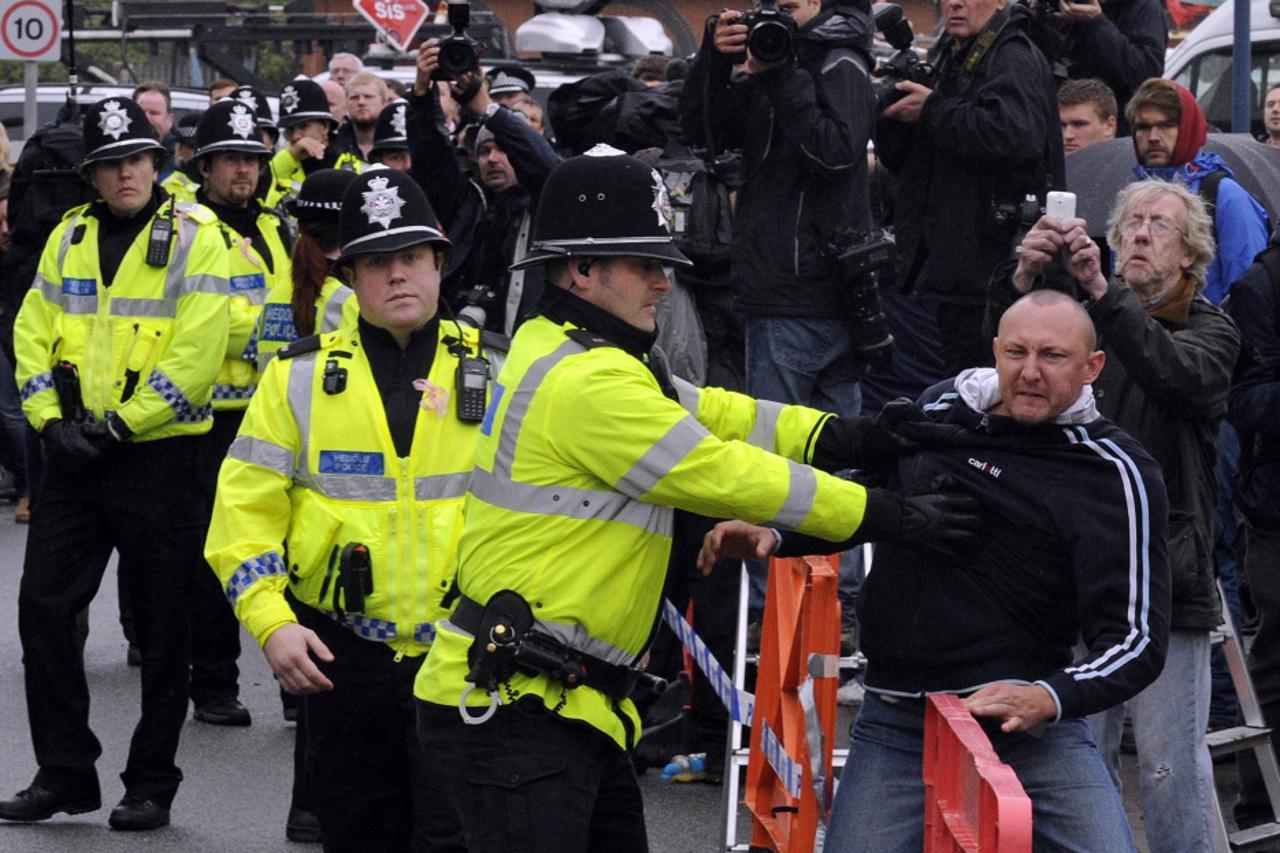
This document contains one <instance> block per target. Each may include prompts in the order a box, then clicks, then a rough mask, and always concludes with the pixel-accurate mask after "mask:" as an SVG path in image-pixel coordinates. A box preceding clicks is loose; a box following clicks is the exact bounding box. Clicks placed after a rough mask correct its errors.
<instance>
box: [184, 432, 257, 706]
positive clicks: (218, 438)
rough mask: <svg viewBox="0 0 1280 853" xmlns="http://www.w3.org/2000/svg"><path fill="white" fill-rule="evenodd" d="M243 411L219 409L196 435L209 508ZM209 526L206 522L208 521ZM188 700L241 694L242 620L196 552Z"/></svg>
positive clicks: (192, 568) (201, 482)
mask: <svg viewBox="0 0 1280 853" xmlns="http://www.w3.org/2000/svg"><path fill="white" fill-rule="evenodd" d="M243 421H244V411H243V410H238V411H219V412H215V413H214V415H213V429H211V430H209V432H208V433H207V434H205V435H204V436H201V438H200V440H199V441H200V484H201V487H202V488H203V489H204V490H205V496H206V499H207V501H208V504H209V509H210V513H212V510H213V497H214V494H215V493H216V492H217V490H218V470H219V469H220V468H221V467H222V460H223V459H225V458H226V456H227V449H228V448H229V447H231V442H232V441H233V440H234V439H235V437H236V433H238V432H239V431H240V424H241V423H242V422H243ZM206 527H207V522H206ZM191 571H192V574H193V575H194V580H193V581H192V584H191V635H192V643H191V701H193V702H195V704H196V705H203V704H204V703H205V702H209V701H212V700H215V699H234V698H236V697H237V696H239V695H240V684H239V679H240V667H239V666H238V665H237V663H236V662H237V661H238V660H239V658H240V623H239V621H237V619H236V614H235V611H234V610H233V609H232V607H231V602H229V601H227V594H226V590H224V589H223V588H222V584H221V583H219V582H218V576H217V575H216V574H214V571H213V569H212V568H211V567H210V566H209V564H208V563H206V562H205V560H204V557H203V556H200V557H199V559H198V560H197V562H196V563H195V564H193V565H192V567H191Z"/></svg>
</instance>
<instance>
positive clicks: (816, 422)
mask: <svg viewBox="0 0 1280 853" xmlns="http://www.w3.org/2000/svg"><path fill="white" fill-rule="evenodd" d="M575 335H576V336H579V337H581V332H580V331H575V330H574V327H573V326H572V324H564V325H561V324H557V323H555V322H553V321H552V320H550V319H548V318H545V317H535V318H533V319H530V320H528V321H527V322H526V323H524V325H522V326H521V327H520V329H519V330H518V331H517V332H516V335H515V338H514V340H513V341H512V345H511V352H510V353H509V354H508V356H507V360H506V363H505V364H504V365H503V368H502V371H501V373H500V374H499V376H498V381H497V383H496V384H495V386H494V392H493V394H492V395H491V396H490V404H489V410H488V413H487V415H486V417H485V421H484V423H483V425H482V427H481V438H480V444H479V448H478V449H477V452H476V467H475V470H474V471H473V472H472V479H471V486H470V490H469V492H468V494H467V499H466V523H465V526H464V528H463V533H462V542H461V553H460V558H459V559H460V562H459V569H458V584H459V587H460V589H461V592H462V594H463V595H466V596H467V597H469V598H471V599H474V600H475V601H477V602H479V603H481V604H484V603H485V602H487V601H488V600H489V598H490V597H491V596H492V595H493V594H494V593H496V592H498V591H500V590H504V589H511V590H514V591H516V592H518V593H519V594H520V595H522V596H523V597H524V598H525V599H526V600H527V601H528V602H529V605H530V606H531V607H532V609H533V615H534V618H535V619H536V620H537V624H538V625H539V626H540V627H541V628H542V629H543V630H544V631H547V632H549V633H551V634H553V635H554V636H556V637H558V638H560V639H561V640H562V641H564V642H566V643H568V644H569V645H571V646H573V647H574V648H577V649H579V650H580V651H583V652H587V653H589V654H591V655H594V656H595V657H598V658H603V659H605V660H607V661H609V662H610V663H614V664H632V663H634V662H635V661H637V660H638V659H639V657H640V656H641V654H642V653H643V652H644V650H645V644H646V642H647V641H648V639H649V635H650V632H651V630H652V628H653V626H654V622H655V619H656V618H657V614H658V606H659V603H660V599H661V594H662V586H663V579H664V577H665V574H666V570H667V560H668V556H669V554H670V550H671V530H672V517H673V511H672V508H676V509H684V510H689V511H692V512H696V513H700V514H703V515H709V516H713V517H720V518H741V519H745V520H747V521H752V522H756V523H767V524H774V525H778V526H781V527H785V528H789V529H794V530H799V531H801V532H804V533H808V534H812V535H815V536H820V537H823V538H826V539H831V540H843V539H846V538H848V537H849V536H851V535H853V532H854V531H855V530H856V529H857V527H858V526H859V525H860V524H861V522H862V516H863V511H864V509H865V506H866V491H865V490H864V489H863V487H862V486H859V485H857V484H855V483H851V482H848V481H844V480H840V479H838V478H836V477H832V476H830V475H828V474H824V473H822V472H819V471H817V470H815V469H813V468H810V467H808V466H806V465H804V464H801V463H802V462H805V461H806V460H808V459H809V458H810V457H811V453H812V444H813V441H814V439H815V437H816V434H817V432H818V431H819V430H820V429H821V428H822V426H823V424H824V423H825V422H826V420H827V419H828V418H830V417H832V416H831V415H829V414H825V413H822V412H818V411H815V410H813V409H807V408H804V407H801V406H782V405H780V404H777V403H771V402H765V401H756V400H753V399H751V398H750V397H746V396H744V395H741V394H734V393H731V392H728V391H724V390H721V389H715V388H704V389H698V388H695V387H694V386H692V385H689V384H688V383H685V382H682V381H679V380H676V385H677V389H678V391H679V396H680V402H676V401H674V400H671V399H668V398H667V397H665V396H664V395H663V393H662V391H661V389H660V388H659V385H658V382H657V380H656V379H655V378H654V375H653V374H652V373H651V372H650V370H649V369H648V367H647V366H646V365H645V364H644V363H642V362H641V361H640V360H639V359H637V358H635V357H633V356H631V355H629V354H627V353H626V352H624V351H623V350H621V349H619V348H616V347H614V346H593V347H591V348H588V346H586V345H584V344H583V343H580V342H579V341H578V340H575V339H574V337H573V336H575ZM587 338H588V339H589V338H590V336H589V335H588V336H587ZM784 457H785V458H784ZM470 643H471V636H470V635H469V634H467V633H466V632H465V631H463V630H462V629H461V628H459V627H457V626H456V625H453V624H452V623H451V622H449V621H448V620H446V621H444V622H442V623H441V625H440V631H439V633H438V636H437V639H436V644H435V646H434V647H433V648H432V651H431V654H430V655H429V656H428V657H427V660H426V662H425V663H424V664H423V667H422V669H421V670H419V672H418V676H417V681H416V683H415V685H414V693H415V695H417V696H418V698H420V699H424V700H426V701H428V702H435V703H439V704H443V705H457V704H458V703H459V701H460V699H461V695H462V693H463V690H464V688H466V687H468V686H469V685H468V684H467V683H466V682H465V680H464V676H465V675H466V673H467V648H468V646H469V645H470ZM508 686H509V687H510V689H511V692H513V693H518V694H521V695H528V694H536V695H538V696H541V697H542V700H543V702H544V703H545V704H546V705H547V707H548V708H554V707H556V706H557V705H559V704H560V703H561V702H563V703H564V704H563V707H562V708H561V709H560V710H559V711H558V713H559V714H560V715H562V716H564V717H566V718H572V719H576V720H582V721H585V722H587V723H589V724H591V725H592V726H595V727H596V728H597V729H599V730H600V731H602V732H604V733H605V734H607V735H609V736H610V737H612V738H613V739H614V741H616V742H617V743H618V745H619V746H620V747H622V748H629V747H630V746H631V745H633V744H634V741H635V738H636V736H637V735H638V733H639V731H640V721H639V718H638V717H637V715H636V710H635V707H634V705H633V704H632V703H631V701H630V700H625V701H623V702H620V703H618V704H617V705H616V706H615V705H614V704H613V703H612V701H611V700H610V699H609V698H608V697H606V696H605V695H604V694H603V693H601V692H600V691H598V690H595V689H593V688H589V687H578V688H576V689H572V690H567V691H566V690H562V689H561V687H560V685H558V684H555V683H553V682H551V681H550V680H549V679H548V678H547V677H546V676H542V675H539V676H536V677H530V676H526V675H524V674H520V673H517V674H516V675H514V676H513V677H512V678H511V680H510V682H509V685H508ZM500 692H501V694H502V700H503V701H506V700H507V698H508V695H507V691H506V690H501V691H500ZM466 702H467V704H468V705H470V706H483V705H487V704H488V703H489V702H490V697H488V696H486V695H485V694H484V693H483V691H481V690H474V691H472V692H471V693H470V694H469V695H468V696H467V699H466ZM471 713H472V714H473V715H475V714H477V712H476V711H475V710H473V711H471Z"/></svg>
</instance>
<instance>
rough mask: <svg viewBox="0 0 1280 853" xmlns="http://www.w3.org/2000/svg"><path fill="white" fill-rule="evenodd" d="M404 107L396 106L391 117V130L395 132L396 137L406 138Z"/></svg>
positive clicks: (401, 105) (402, 105)
mask: <svg viewBox="0 0 1280 853" xmlns="http://www.w3.org/2000/svg"><path fill="white" fill-rule="evenodd" d="M404 114H405V105H404V104H396V111H395V112H394V113H392V115H391V129H392V130H394V131H395V134H396V136H408V135H409V134H408V132H407V131H406V130H405V115H404Z"/></svg>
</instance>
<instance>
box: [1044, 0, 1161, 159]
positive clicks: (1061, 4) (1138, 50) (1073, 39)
mask: <svg viewBox="0 0 1280 853" xmlns="http://www.w3.org/2000/svg"><path fill="white" fill-rule="evenodd" d="M1036 2H1037V3H1038V4H1043V5H1044V6H1045V10H1044V11H1045V12H1048V13H1049V14H1050V16H1051V17H1050V21H1051V24H1052V28H1053V30H1054V32H1055V33H1056V34H1057V38H1058V40H1059V41H1058V43H1057V45H1056V46H1049V47H1048V49H1049V50H1051V51H1053V53H1054V55H1053V56H1050V57H1049V58H1050V60H1056V63H1055V71H1056V72H1057V73H1058V74H1059V75H1063V74H1065V75H1066V77H1067V78H1069V79H1071V80H1084V79H1086V78H1090V77H1094V78H1097V79H1099V80H1101V81H1102V82H1104V83H1106V84H1107V85H1108V86H1110V87H1111V91H1113V92H1115V95H1116V103H1118V104H1120V105H1121V106H1122V107H1123V106H1124V105H1125V104H1127V103H1129V98H1131V97H1133V93H1134V92H1135V91H1137V89H1138V87H1139V86H1141V85H1142V81H1143V80H1146V79H1148V78H1150V77H1159V76H1160V74H1161V71H1162V70H1163V69H1164V53H1165V50H1166V49H1167V48H1168V46H1169V30H1168V28H1167V27H1166V26H1165V19H1164V4H1162V3H1161V2H1160V0H1036ZM1123 112H1124V111H1123V110H1121V115H1120V116H1119V119H1120V126H1119V127H1118V128H1117V129H1116V132H1117V135H1120V136H1124V135H1125V134H1127V133H1128V132H1129V123H1128V122H1127V121H1126V120H1125V117H1124V115H1123Z"/></svg>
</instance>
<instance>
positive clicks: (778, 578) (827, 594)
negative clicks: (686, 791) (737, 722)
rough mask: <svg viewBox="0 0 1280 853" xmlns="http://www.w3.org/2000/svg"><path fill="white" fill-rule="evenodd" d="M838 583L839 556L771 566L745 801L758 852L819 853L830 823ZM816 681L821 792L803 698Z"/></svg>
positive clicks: (775, 561) (837, 631)
mask: <svg viewBox="0 0 1280 853" xmlns="http://www.w3.org/2000/svg"><path fill="white" fill-rule="evenodd" d="M838 577H839V557H838V556H836V557H803V558H798V559H787V560H776V559H775V560H772V561H771V562H770V566H769V589H768V596H767V598H766V600H765V610H764V625H763V630H762V631H761V637H760V663H759V668H758V670H757V675H756V705H755V716H754V722H753V725H752V727H751V758H750V762H749V763H748V765H747V788H746V795H745V796H744V798H743V799H744V801H745V802H746V805H747V808H748V809H750V811H751V824H752V835H751V849H752V850H774V851H780V853H812V851H813V849H814V840H815V837H816V835H817V831H818V827H819V825H825V823H826V817H825V815H826V811H827V809H829V808H830V804H831V791H832V784H831V747H832V744H833V743H834V734H835V719H836V688H837V687H838V686H839V674H838V671H837V669H838V668H837V665H836V660H837V656H838V655H839V654H840V604H839V602H838V601H837V599H836V586H837V579H838ZM811 675H812V676H813V698H814V707H815V710H816V712H817V718H818V723H819V726H820V728H821V731H822V745H821V753H822V754H821V756H820V759H819V761H820V766H821V768H822V771H823V772H822V783H821V784H820V785H817V786H815V783H814V773H813V769H812V764H813V762H814V758H813V757H812V752H811V750H810V746H809V744H810V741H809V739H808V738H807V737H806V732H805V712H804V708H803V707H802V704H801V699H800V688H801V686H802V685H803V684H804V682H805V681H806V679H807V678H809V677H810V676H811ZM819 792H820V793H821V797H819Z"/></svg>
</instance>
